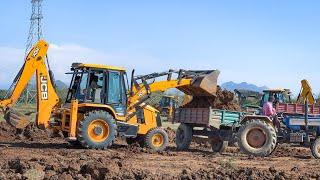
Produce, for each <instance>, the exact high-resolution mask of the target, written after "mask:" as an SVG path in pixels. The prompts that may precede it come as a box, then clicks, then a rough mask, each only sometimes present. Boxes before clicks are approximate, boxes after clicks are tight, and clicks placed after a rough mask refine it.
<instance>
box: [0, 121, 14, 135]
mask: <svg viewBox="0 0 320 180" xmlns="http://www.w3.org/2000/svg"><path fill="white" fill-rule="evenodd" d="M16 135H17V130H16V128H14V127H12V126H10V125H9V124H8V123H6V122H5V121H1V122H0V138H15V137H16Z"/></svg>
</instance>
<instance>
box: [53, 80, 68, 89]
mask: <svg viewBox="0 0 320 180" xmlns="http://www.w3.org/2000/svg"><path fill="white" fill-rule="evenodd" d="M55 84H56V86H57V88H59V89H66V88H69V86H68V85H67V84H66V83H64V82H62V81H60V80H56V82H55Z"/></svg>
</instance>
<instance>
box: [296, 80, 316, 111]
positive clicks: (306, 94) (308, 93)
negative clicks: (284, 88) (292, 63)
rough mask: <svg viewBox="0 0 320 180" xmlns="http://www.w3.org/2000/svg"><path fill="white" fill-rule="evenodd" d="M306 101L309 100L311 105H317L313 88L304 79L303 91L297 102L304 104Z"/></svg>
mask: <svg viewBox="0 0 320 180" xmlns="http://www.w3.org/2000/svg"><path fill="white" fill-rule="evenodd" d="M306 100H308V103H309V104H310V105H313V104H314V103H315V99H314V97H313V94H312V88H311V86H310V84H309V82H308V81H307V80H305V79H304V80H302V81H301V90H300V93H299V96H298V98H297V101H298V102H301V103H304V102H305V101H306Z"/></svg>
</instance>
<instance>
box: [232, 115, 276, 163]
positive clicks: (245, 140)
mask: <svg viewBox="0 0 320 180" xmlns="http://www.w3.org/2000/svg"><path fill="white" fill-rule="evenodd" d="M237 137H238V138H237V139H238V145H239V147H240V149H241V151H242V152H244V153H246V154H248V155H253V156H260V157H266V156H269V155H270V154H271V153H272V152H273V150H274V149H275V148H276V145H277V134H276V131H275V129H274V127H273V126H272V125H271V124H269V123H266V122H265V121H263V120H258V119H257V120H249V121H247V122H245V124H243V125H241V127H240V129H239V131H238V134H237Z"/></svg>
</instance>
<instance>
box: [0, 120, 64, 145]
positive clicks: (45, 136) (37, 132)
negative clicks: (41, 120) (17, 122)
mask: <svg viewBox="0 0 320 180" xmlns="http://www.w3.org/2000/svg"><path fill="white" fill-rule="evenodd" d="M52 136H55V138H57V137H58V138H59V137H61V138H62V135H60V134H53V132H51V131H49V130H42V129H39V128H38V127H37V126H36V125H35V124H34V123H30V124H29V125H28V126H27V127H26V128H25V129H23V130H21V129H16V128H14V127H13V126H11V125H9V124H8V123H6V122H5V121H1V122H0V139H8V138H9V139H21V140H28V141H35V140H37V141H43V140H49V139H50V137H52Z"/></svg>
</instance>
